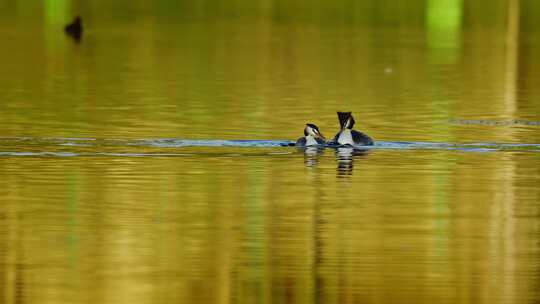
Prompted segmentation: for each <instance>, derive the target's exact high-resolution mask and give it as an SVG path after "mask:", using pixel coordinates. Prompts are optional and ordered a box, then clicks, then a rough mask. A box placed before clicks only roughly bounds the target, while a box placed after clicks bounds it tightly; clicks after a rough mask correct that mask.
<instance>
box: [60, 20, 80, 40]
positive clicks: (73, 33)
mask: <svg viewBox="0 0 540 304" xmlns="http://www.w3.org/2000/svg"><path fill="white" fill-rule="evenodd" d="M64 31H65V32H66V34H67V35H68V36H70V37H71V38H73V39H74V40H75V41H77V42H79V41H81V38H82V33H83V27H82V19H81V16H77V17H76V18H75V19H74V20H73V22H71V23H70V24H68V25H66V26H65V27H64Z"/></svg>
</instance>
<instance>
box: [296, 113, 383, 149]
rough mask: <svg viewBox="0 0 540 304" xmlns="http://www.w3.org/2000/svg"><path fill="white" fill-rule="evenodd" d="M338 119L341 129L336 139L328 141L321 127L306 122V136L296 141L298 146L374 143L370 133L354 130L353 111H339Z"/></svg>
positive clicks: (363, 144) (368, 144) (365, 144)
mask: <svg viewBox="0 0 540 304" xmlns="http://www.w3.org/2000/svg"><path fill="white" fill-rule="evenodd" d="M337 115H338V119H339V125H340V127H341V129H340V130H339V132H338V133H337V134H336V136H334V139H333V140H332V141H329V142H327V141H326V139H325V138H324V136H323V135H322V133H321V131H319V128H318V127H317V126H316V125H314V124H311V123H308V124H306V128H305V129H304V137H300V138H299V139H298V140H297V141H296V146H298V147H308V146H324V145H330V146H336V145H338V146H343V145H351V146H359V145H362V146H371V145H373V139H372V138H371V137H369V136H368V135H366V134H364V133H362V132H359V131H356V130H353V129H352V128H353V126H354V123H355V121H354V118H353V116H352V114H351V112H337Z"/></svg>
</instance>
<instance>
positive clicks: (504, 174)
mask: <svg viewBox="0 0 540 304" xmlns="http://www.w3.org/2000/svg"><path fill="white" fill-rule="evenodd" d="M218 149H219V148H218ZM213 152H214V153H215V151H213ZM331 152H332V151H326V153H323V154H318V163H317V165H316V166H312V165H310V164H308V163H306V162H305V160H306V157H307V156H306V155H305V154H304V153H303V152H300V151H299V152H298V153H295V154H292V155H287V154H284V155H274V156H270V157H268V156H264V157H263V156H245V155H244V156H230V154H225V155H223V156H219V155H217V157H200V156H186V157H173V158H107V157H103V158H99V157H98V158H89V159H84V158H79V159H77V158H75V159H49V160H48V161H44V159H39V158H26V159H24V160H22V159H13V158H7V159H6V158H3V159H0V174H1V175H2V177H3V179H2V181H1V182H0V183H1V184H0V186H1V189H2V197H3V203H2V205H1V206H0V215H1V219H2V220H1V222H0V224H1V226H0V232H1V234H0V236H1V237H2V241H1V242H0V246H1V247H0V263H1V264H0V267H1V269H2V272H1V273H2V276H1V280H2V283H3V284H2V286H4V289H3V291H2V294H1V298H2V299H3V303H20V302H24V303H74V302H78V303H95V302H100V303H148V302H153V303H170V302H173V301H174V302H177V303H193V302H197V303H229V302H232V303H252V302H254V301H257V302H263V303H268V302H273V303H274V302H279V303H308V302H319V303H337V302H345V303H356V302H384V303H389V302H396V301H397V302H400V303H433V302H434V301H438V302H444V303H469V302H474V303H518V302H519V303H528V302H530V303H532V302H534V300H535V299H538V296H539V294H538V291H537V286H538V284H539V275H540V263H539V261H540V259H539V258H540V255H539V254H540V250H539V249H540V248H539V245H538V241H537V240H538V237H539V234H540V231H539V230H538V222H539V219H540V214H539V207H540V206H539V205H538V202H539V201H540V197H539V196H540V193H539V192H538V190H537V184H538V182H539V181H540V174H539V171H538V166H536V167H531V166H530V164H534V163H536V164H538V156H537V155H534V153H533V154H527V153H490V154H484V153H464V152H462V153H459V152H458V153H456V152H448V151H447V152H434V151H407V152H402V153H396V152H395V151H383V150H378V151H372V152H371V153H369V154H367V155H366V154H363V155H353V156H351V155H349V156H347V157H351V158H350V159H349V160H352V161H353V162H354V167H352V168H350V169H351V170H350V171H345V173H346V174H343V173H344V172H343V171H342V170H343V169H342V164H340V162H341V161H342V159H340V158H339V157H337V156H336V155H333V153H331ZM336 153H337V154H340V153H347V152H339V151H338V152H336ZM347 157H346V158H347ZM397 157H399V163H400V165H399V166H396V161H397V159H396V158H397ZM336 169H337V171H336ZM336 172H337V174H336Z"/></svg>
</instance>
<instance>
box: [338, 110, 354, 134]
mask: <svg viewBox="0 0 540 304" xmlns="http://www.w3.org/2000/svg"><path fill="white" fill-rule="evenodd" d="M337 115H338V119H339V125H340V126H341V130H344V129H352V128H353V126H354V123H355V121H354V118H353V117H352V114H351V112H337Z"/></svg>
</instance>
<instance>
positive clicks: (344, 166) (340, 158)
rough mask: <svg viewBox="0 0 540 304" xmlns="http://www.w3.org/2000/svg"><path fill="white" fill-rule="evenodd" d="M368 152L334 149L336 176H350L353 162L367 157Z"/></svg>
mask: <svg viewBox="0 0 540 304" xmlns="http://www.w3.org/2000/svg"><path fill="white" fill-rule="evenodd" d="M368 152H369V150H362V149H355V148H353V147H339V148H336V160H337V174H338V176H347V175H352V172H353V168H354V160H355V159H356V158H363V157H365V156H367V154H368Z"/></svg>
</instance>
